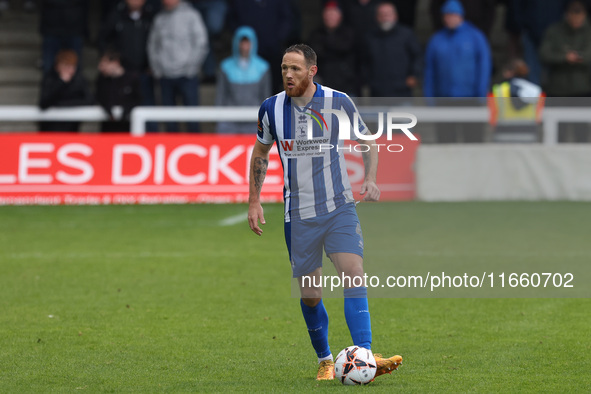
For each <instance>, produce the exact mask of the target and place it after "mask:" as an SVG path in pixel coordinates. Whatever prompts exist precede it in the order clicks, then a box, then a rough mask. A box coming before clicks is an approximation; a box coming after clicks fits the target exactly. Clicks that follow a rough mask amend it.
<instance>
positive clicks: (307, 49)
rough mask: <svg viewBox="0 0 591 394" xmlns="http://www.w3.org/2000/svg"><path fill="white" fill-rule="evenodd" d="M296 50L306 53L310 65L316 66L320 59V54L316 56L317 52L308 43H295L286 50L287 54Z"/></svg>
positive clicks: (307, 62)
mask: <svg viewBox="0 0 591 394" xmlns="http://www.w3.org/2000/svg"><path fill="white" fill-rule="evenodd" d="M291 52H296V53H300V54H302V55H304V59H306V64H307V65H308V67H311V66H316V62H317V61H318V56H316V52H314V50H313V49H312V48H310V47H309V46H308V45H306V44H295V45H292V46H290V47H289V48H287V49H286V50H285V53H284V55H285V54H287V53H291Z"/></svg>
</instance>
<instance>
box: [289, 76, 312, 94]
mask: <svg viewBox="0 0 591 394" xmlns="http://www.w3.org/2000/svg"><path fill="white" fill-rule="evenodd" d="M308 86H310V80H309V79H308V78H306V79H303V80H302V82H300V83H299V84H296V85H295V86H294V87H293V88H291V89H288V87H287V81H285V80H284V81H283V89H285V93H286V94H287V95H288V96H289V97H302V95H303V94H304V93H305V92H306V89H308Z"/></svg>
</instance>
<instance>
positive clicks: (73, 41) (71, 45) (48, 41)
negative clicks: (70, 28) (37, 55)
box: [41, 35, 84, 74]
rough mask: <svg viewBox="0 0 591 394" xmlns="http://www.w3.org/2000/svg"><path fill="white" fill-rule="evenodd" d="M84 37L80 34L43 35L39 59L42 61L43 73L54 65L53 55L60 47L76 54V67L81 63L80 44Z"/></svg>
mask: <svg viewBox="0 0 591 394" xmlns="http://www.w3.org/2000/svg"><path fill="white" fill-rule="evenodd" d="M83 45H84V38H83V37H81V36H68V37H60V36H49V35H46V36H43V44H42V48H41V52H42V54H41V60H42V62H43V73H44V74H45V73H47V72H49V70H51V69H52V68H53V66H54V62H55V55H57V53H58V52H59V51H61V50H62V49H72V50H73V51H74V52H76V53H77V54H78V67H80V64H82V46H83Z"/></svg>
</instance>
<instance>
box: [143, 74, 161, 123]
mask: <svg viewBox="0 0 591 394" xmlns="http://www.w3.org/2000/svg"><path fill="white" fill-rule="evenodd" d="M139 85H140V96H141V105H142V106H144V107H153V106H155V105H156V93H155V90H154V77H152V75H150V74H148V73H140V74H139ZM146 131H147V132H149V133H153V132H156V131H158V123H156V122H147V123H146Z"/></svg>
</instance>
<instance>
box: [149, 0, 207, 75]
mask: <svg viewBox="0 0 591 394" xmlns="http://www.w3.org/2000/svg"><path fill="white" fill-rule="evenodd" d="M208 52H209V46H208V39H207V30H206V29H205V24H204V23H203V19H202V18H201V14H199V12H198V11H197V10H195V9H194V8H193V7H192V6H191V5H189V4H187V3H186V2H184V1H183V2H181V3H179V5H178V6H177V7H176V8H174V9H173V10H170V11H168V10H163V11H161V12H160V13H158V15H156V18H155V19H154V25H153V26H152V31H151V33H150V37H149V39H148V57H149V60H150V66H151V67H152V72H153V74H154V76H155V77H157V78H162V77H164V78H178V77H195V76H197V75H198V73H199V69H200V68H201V65H202V64H203V61H204V60H205V57H206V56H207V53H208Z"/></svg>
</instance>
